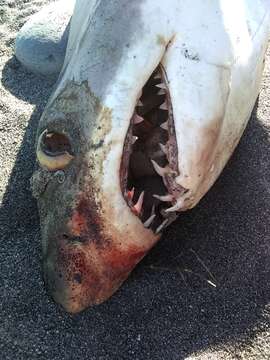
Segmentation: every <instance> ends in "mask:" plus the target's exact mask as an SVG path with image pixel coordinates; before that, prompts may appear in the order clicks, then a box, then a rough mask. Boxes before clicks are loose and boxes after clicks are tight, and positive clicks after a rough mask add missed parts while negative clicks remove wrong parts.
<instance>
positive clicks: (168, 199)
mask: <svg viewBox="0 0 270 360" xmlns="http://www.w3.org/2000/svg"><path fill="white" fill-rule="evenodd" d="M153 197H154V198H156V199H158V200H160V201H165V202H172V201H173V199H174V198H173V196H172V195H170V194H168V195H156V194H154V195H153Z"/></svg>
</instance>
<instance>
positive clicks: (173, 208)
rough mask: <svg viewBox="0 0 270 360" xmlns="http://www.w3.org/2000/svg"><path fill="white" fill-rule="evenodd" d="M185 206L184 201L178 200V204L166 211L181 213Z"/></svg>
mask: <svg viewBox="0 0 270 360" xmlns="http://www.w3.org/2000/svg"><path fill="white" fill-rule="evenodd" d="M183 204H184V200H183V199H179V200H177V202H176V204H175V205H174V206H172V207H170V208H168V209H166V210H165V211H166V212H174V211H179V210H180V209H181V208H182V206H183Z"/></svg>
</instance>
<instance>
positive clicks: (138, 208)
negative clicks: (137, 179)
mask: <svg viewBox="0 0 270 360" xmlns="http://www.w3.org/2000/svg"><path fill="white" fill-rule="evenodd" d="M143 199H144V191H143V192H142V193H141V195H140V196H139V199H138V201H137V202H136V204H135V205H133V211H134V212H135V213H136V214H137V215H138V216H139V215H141V212H142V206H143Z"/></svg>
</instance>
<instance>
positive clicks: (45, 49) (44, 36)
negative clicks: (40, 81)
mask: <svg viewBox="0 0 270 360" xmlns="http://www.w3.org/2000/svg"><path fill="white" fill-rule="evenodd" d="M74 3H75V0H61V1H58V2H56V3H52V4H50V5H48V6H46V7H45V8H44V9H43V10H41V11H40V12H38V13H37V14H35V15H33V16H32V17H31V18H30V20H28V22H27V23H26V24H25V25H24V26H23V27H22V29H21V30H20V32H19V33H18V35H17V38H16V45H15V56H16V57H17V59H18V60H19V61H20V62H21V63H22V64H23V65H24V66H25V67H26V68H27V69H28V70H30V71H31V72H34V73H37V74H40V75H45V76H56V75H58V74H59V72H60V71H61V68H62V65H63V62H64V58H65V53H66V47H67V41H68V35H69V24H70V18H71V16H72V13H73V8H74Z"/></svg>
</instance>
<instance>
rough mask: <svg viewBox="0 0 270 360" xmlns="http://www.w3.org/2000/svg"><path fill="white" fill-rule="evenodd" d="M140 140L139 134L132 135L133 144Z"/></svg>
mask: <svg viewBox="0 0 270 360" xmlns="http://www.w3.org/2000/svg"><path fill="white" fill-rule="evenodd" d="M137 140H138V136H132V145H134V144H135V142H136V141H137Z"/></svg>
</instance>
